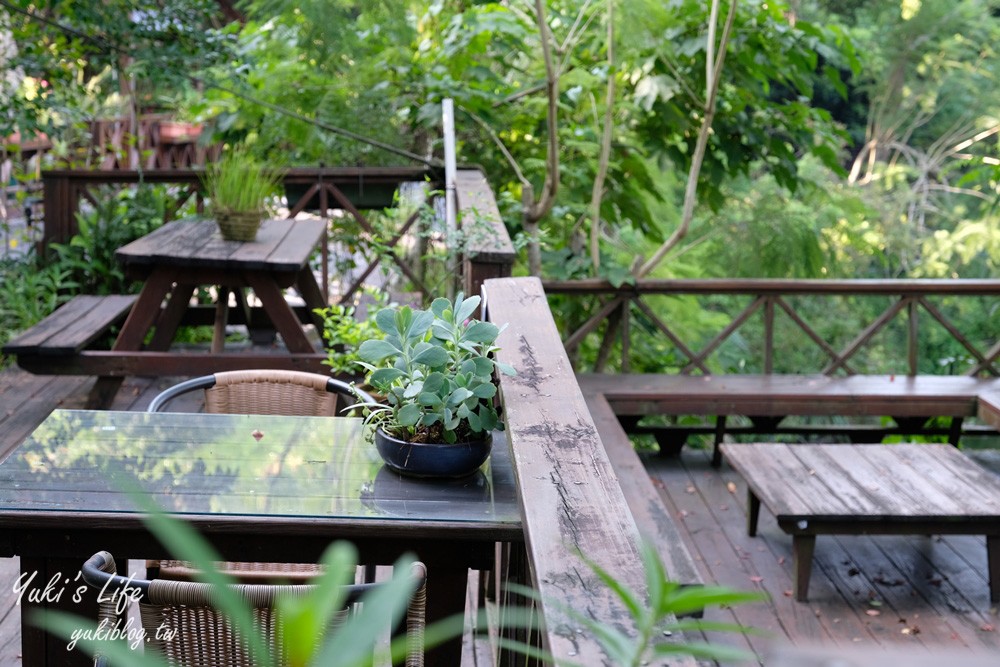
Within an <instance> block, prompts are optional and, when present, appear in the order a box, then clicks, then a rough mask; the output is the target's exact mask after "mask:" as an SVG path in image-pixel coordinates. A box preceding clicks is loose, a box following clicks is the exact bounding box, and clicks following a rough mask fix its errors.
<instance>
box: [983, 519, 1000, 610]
mask: <svg viewBox="0 0 1000 667" xmlns="http://www.w3.org/2000/svg"><path fill="white" fill-rule="evenodd" d="M986 572H987V575H988V576H989V581H990V602H1000V535H987V536H986Z"/></svg>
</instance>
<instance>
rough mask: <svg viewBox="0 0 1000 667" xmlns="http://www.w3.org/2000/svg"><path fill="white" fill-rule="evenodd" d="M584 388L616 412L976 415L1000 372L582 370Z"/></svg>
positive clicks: (997, 383) (998, 388)
mask: <svg viewBox="0 0 1000 667" xmlns="http://www.w3.org/2000/svg"><path fill="white" fill-rule="evenodd" d="M577 378H578V380H579V383H580V386H581V387H582V388H583V390H584V392H585V393H588V394H589V393H601V394H604V396H605V398H607V400H608V402H609V403H610V404H611V405H612V407H613V408H614V409H615V412H616V413H617V414H626V415H627V414H633V415H637V414H673V415H677V414H698V415H718V414H741V415H773V416H784V415H846V416H862V415H873V416H885V415H892V416H900V417H906V416H920V417H930V416H939V415H940V416H945V415H947V416H965V417H971V416H975V415H976V410H977V399H978V397H979V395H981V394H984V393H986V392H991V391H1000V379H981V378H973V377H966V376H951V375H918V376H906V375H850V376H845V377H831V376H826V375H703V376H687V375H666V374H655V373H633V374H628V375H615V374H590V373H581V374H579V375H578V376H577Z"/></svg>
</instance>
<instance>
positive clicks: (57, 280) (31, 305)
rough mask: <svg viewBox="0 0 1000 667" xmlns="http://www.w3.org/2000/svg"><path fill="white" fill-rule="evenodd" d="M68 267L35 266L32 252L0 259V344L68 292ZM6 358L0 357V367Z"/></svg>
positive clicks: (70, 281)
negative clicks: (15, 257)
mask: <svg viewBox="0 0 1000 667" xmlns="http://www.w3.org/2000/svg"><path fill="white" fill-rule="evenodd" d="M71 284H72V280H71V276H70V272H69V270H67V269H66V268H65V267H62V266H59V265H52V264H50V265H47V266H39V264H38V262H37V261H35V258H34V255H28V256H27V257H22V258H18V259H5V260H2V261H0V345H3V344H5V343H6V342H7V341H9V340H10V339H11V338H13V337H14V336H15V335H17V334H18V333H19V332H21V331H24V330H25V329H27V328H29V327H31V326H32V325H34V324H37V323H38V322H39V321H41V320H42V319H43V318H44V317H46V316H47V315H48V314H49V313H51V312H52V311H53V310H55V309H56V308H58V307H59V305H60V304H62V303H63V302H64V301H66V300H67V299H68V298H69V296H68V293H67V291H66V288H67V287H68V286H70V285H71ZM9 361H10V359H9V358H6V357H0V367H3V366H6V365H7V364H8V363H9Z"/></svg>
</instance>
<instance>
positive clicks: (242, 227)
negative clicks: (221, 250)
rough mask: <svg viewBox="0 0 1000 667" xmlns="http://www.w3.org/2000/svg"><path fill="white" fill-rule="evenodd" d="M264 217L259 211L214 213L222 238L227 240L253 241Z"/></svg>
mask: <svg viewBox="0 0 1000 667" xmlns="http://www.w3.org/2000/svg"><path fill="white" fill-rule="evenodd" d="M263 220H264V218H263V216H262V215H261V214H260V213H256V212H254V213H222V212H216V213H215V222H216V223H217V224H218V225H219V232H220V233H221V234H222V238H224V239H226V240H227V241H254V240H256V238H257V230H258V229H260V225H261V222H263Z"/></svg>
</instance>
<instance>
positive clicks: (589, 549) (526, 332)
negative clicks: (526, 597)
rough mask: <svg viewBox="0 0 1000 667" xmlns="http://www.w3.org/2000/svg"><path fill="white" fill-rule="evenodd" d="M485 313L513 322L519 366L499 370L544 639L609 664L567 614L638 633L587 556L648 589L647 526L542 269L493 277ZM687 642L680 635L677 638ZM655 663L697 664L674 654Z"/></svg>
mask: <svg viewBox="0 0 1000 667" xmlns="http://www.w3.org/2000/svg"><path fill="white" fill-rule="evenodd" d="M484 293H485V294H486V297H487V299H486V315H487V318H488V319H489V320H490V321H493V322H495V323H497V324H501V325H502V324H504V323H508V324H509V326H508V327H507V329H506V330H504V331H503V333H502V334H501V336H500V339H499V341H498V343H499V345H500V346H501V348H502V349H501V350H500V351H499V352H498V353H497V358H498V359H499V360H501V361H504V362H507V363H509V364H512V365H513V366H514V368H516V369H517V375H516V376H515V377H507V376H502V377H501V379H500V391H501V399H502V402H503V407H504V417H505V420H506V424H507V429H508V439H509V441H510V444H511V450H512V461H513V464H514V472H515V475H516V477H517V482H518V489H519V493H520V495H521V498H522V502H521V519H522V523H523V526H524V533H525V542H526V548H527V554H528V560H529V563H530V566H531V576H532V583H533V585H534V586H535V588H536V589H537V590H538V592H539V594H540V595H541V603H540V605H539V608H540V609H541V612H542V618H543V621H544V625H545V629H544V632H543V633H542V641H543V645H544V647H545V648H546V649H547V650H549V651H550V652H551V653H552V655H553V656H554V658H555V660H556V662H561V661H566V662H573V663H576V664H579V665H584V666H590V665H611V664H612V663H611V662H610V660H609V658H608V657H607V656H606V655H605V654H604V653H603V651H602V650H601V647H600V644H599V643H598V641H597V640H596V638H595V637H594V636H593V634H592V633H590V632H589V631H587V630H586V629H585V628H583V627H582V625H581V624H580V623H579V622H578V621H576V620H574V619H573V618H571V617H570V616H568V615H567V611H566V610H568V609H572V610H574V612H577V613H579V614H582V615H583V616H585V617H588V618H591V619H593V620H595V621H598V622H601V623H605V624H607V625H609V626H614V627H618V628H621V629H623V630H625V631H627V632H634V631H635V628H634V627H633V625H632V622H631V619H630V618H629V616H628V614H627V613H626V612H625V610H624V608H623V607H622V606H621V604H620V603H619V602H618V600H617V598H615V596H614V595H613V594H612V593H611V591H610V590H608V589H607V588H606V587H605V586H604V585H603V584H602V583H601V582H600V581H599V580H598V578H597V577H596V576H595V575H594V573H593V572H592V571H591V569H590V567H589V566H588V565H587V563H586V562H585V561H584V558H587V559H590V560H591V561H592V562H594V563H596V564H597V565H599V566H601V567H602V568H604V569H605V570H607V571H608V572H611V573H613V574H614V576H615V578H616V579H618V581H620V582H621V583H622V584H623V585H625V586H628V587H629V588H631V589H632V590H634V591H639V592H644V591H645V585H644V573H643V567H642V562H641V559H640V556H639V551H638V539H639V532H638V529H637V528H636V524H635V520H634V519H633V517H632V514H631V513H630V512H629V509H628V504H627V503H626V500H625V496H624V494H623V493H622V490H621V487H620V486H619V484H618V478H617V475H616V474H615V471H614V468H613V467H612V465H611V462H610V461H609V460H608V455H607V452H605V450H604V446H603V445H602V443H601V439H600V437H599V436H598V433H597V429H596V427H595V426H594V420H593V418H592V417H591V415H590V411H589V410H588V408H587V403H586V401H585V400H584V397H583V394H582V393H581V391H580V387H579V386H578V385H577V383H576V378H575V376H574V373H573V369H572V368H571V366H570V363H569V358H568V357H567V355H566V351H565V350H564V349H563V346H562V342H561V341H560V337H559V332H558V330H557V329H556V325H555V322H554V321H553V319H552V313H551V312H550V311H549V307H548V303H547V301H546V298H545V292H544V291H543V290H542V285H541V282H540V281H539V280H538V279H536V278H500V279H494V280H487V281H486V283H485V285H484ZM675 639H676V640H677V641H681V640H682V638H681V637H680V636H678V637H676V638H675ZM657 664H667V665H694V664H695V662H694V660H693V659H688V658H685V657H672V658H668V659H666V661H664V662H662V663H661V662H660V661H659V660H657Z"/></svg>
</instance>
